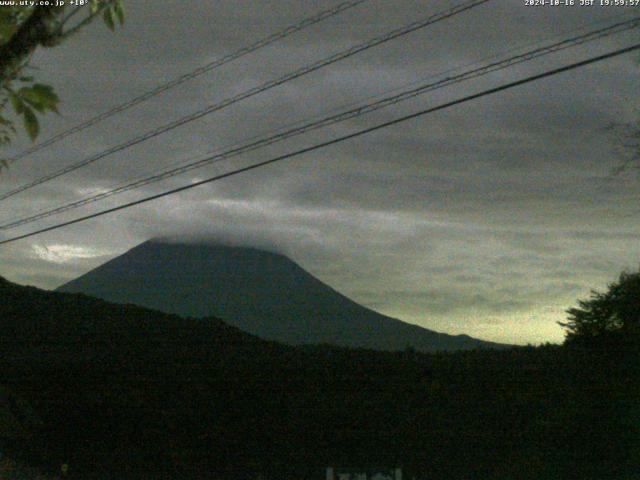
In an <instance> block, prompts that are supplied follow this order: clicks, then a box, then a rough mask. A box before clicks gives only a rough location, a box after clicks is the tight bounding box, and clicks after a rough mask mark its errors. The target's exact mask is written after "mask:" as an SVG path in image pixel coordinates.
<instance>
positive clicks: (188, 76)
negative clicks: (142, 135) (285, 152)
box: [8, 0, 369, 163]
mask: <svg viewBox="0 0 640 480" xmlns="http://www.w3.org/2000/svg"><path fill="white" fill-rule="evenodd" d="M367 1H369V0H353V1H348V2H342V3H339V4H338V5H336V6H335V7H333V8H329V9H327V10H324V11H322V12H320V13H317V14H315V15H313V16H311V17H307V18H304V19H303V20H301V21H300V22H298V23H296V24H293V25H290V26H288V27H286V28H284V29H283V30H280V31H279V32H276V33H274V34H272V35H269V36H268V37H265V38H263V39H260V40H258V41H256V42H254V43H252V44H250V45H247V46H245V47H242V48H240V49H238V50H236V51H235V52H232V53H229V54H227V55H225V56H223V57H221V58H219V59H217V60H214V61H213V62H210V63H207V64H206V65H202V66H201V67H198V68H196V69H195V70H192V71H190V72H188V73H185V74H183V75H181V76H179V77H176V78H174V79H173V80H170V81H168V82H166V83H163V84H162V85H158V86H157V87H155V88H154V89H153V90H149V91H148V92H145V93H143V94H141V95H139V96H137V97H135V98H132V99H131V100H128V101H126V102H124V103H121V104H120V105H118V106H116V107H113V108H112V109H110V110H107V111H105V112H103V113H101V114H99V115H96V116H95V117H93V118H90V119H88V120H86V121H84V122H82V123H79V124H78V125H75V126H73V127H71V128H69V129H68V130H65V131H63V132H60V133H58V134H56V135H54V136H52V137H50V138H48V139H47V140H45V141H43V142H41V143H38V144H37V145H34V146H33V147H30V148H27V149H26V150H24V151H22V152H20V153H18V154H16V155H14V156H13V157H11V158H9V159H8V162H10V163H12V162H15V161H17V160H20V159H21V158H24V157H26V156H27V155H30V154H32V153H35V152H38V151H40V150H42V149H43V148H45V147H48V146H50V145H53V144H54V143H57V142H59V141H60V140H63V139H65V138H67V137H68V136H70V135H73V134H74V133H78V132H81V131H82V130H85V129H87V128H89V127H92V126H93V125H96V124H97V123H100V122H102V121H103V120H106V119H107V118H109V117H112V116H113V115H116V114H117V113H120V112H123V111H125V110H128V109H129V108H132V107H134V106H136V105H138V104H140V103H142V102H145V101H147V100H149V99H150V98H153V97H155V96H156V95H159V94H161V93H163V92H166V91H167V90H170V89H172V88H174V87H177V86H178V85H181V84H183V83H185V82H187V81H189V80H193V79H194V78H196V77H199V76H200V75H203V74H205V73H207V72H210V71H212V70H215V69H216V68H218V67H221V66H223V65H225V64H227V63H230V62H232V61H234V60H237V59H238V58H240V57H244V56H245V55H248V54H250V53H253V52H255V51H256V50H259V49H261V48H264V47H266V46H268V45H271V44H272V43H275V42H277V41H278V40H281V39H283V38H286V37H288V36H290V35H292V34H294V33H296V32H299V31H300V30H304V29H305V28H307V27H310V26H312V25H315V24H316V23H320V22H322V21H324V20H326V19H328V18H331V17H333V16H335V15H338V14H339V13H342V12H344V11H346V10H349V9H351V8H353V7H356V6H358V5H360V4H361V3H364V2H367Z"/></svg>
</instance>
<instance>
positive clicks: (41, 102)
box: [0, 83, 60, 141]
mask: <svg viewBox="0 0 640 480" xmlns="http://www.w3.org/2000/svg"><path fill="white" fill-rule="evenodd" d="M7 91H8V94H9V101H10V102H11V106H12V107H13V110H14V112H15V113H16V115H18V116H22V121H23V124H24V128H25V130H26V131H27V134H28V135H29V138H31V140H32V141H33V140H35V139H36V137H37V136H38V133H39V132H40V123H39V121H38V117H37V115H36V112H38V113H46V112H47V111H52V112H56V113H58V102H59V101H60V99H59V98H58V95H57V94H56V93H55V92H54V91H53V87H51V86H50V85H44V84H42V83H35V84H33V85H31V86H25V87H22V88H21V89H20V90H18V91H14V90H12V89H7ZM0 124H1V122H0Z"/></svg>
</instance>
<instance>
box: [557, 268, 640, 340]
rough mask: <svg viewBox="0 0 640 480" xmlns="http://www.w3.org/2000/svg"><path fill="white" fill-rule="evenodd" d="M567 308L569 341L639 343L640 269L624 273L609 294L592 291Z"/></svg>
mask: <svg viewBox="0 0 640 480" xmlns="http://www.w3.org/2000/svg"><path fill="white" fill-rule="evenodd" d="M578 305H579V307H578V308H570V309H569V310H567V313H568V314H569V316H568V320H567V322H558V323H559V324H560V325H561V326H563V327H564V328H565V329H566V342H568V343H572V342H579V343H587V344H589V343H595V342H602V341H606V340H612V339H613V340H620V339H622V340H624V341H631V342H634V343H635V342H637V341H638V339H639V338H640V271H638V272H634V273H629V272H623V273H621V274H620V277H619V278H618V280H617V281H616V282H613V283H611V284H609V286H608V290H607V291H606V292H605V293H600V292H596V291H592V292H591V297H590V298H589V299H588V300H579V301H578Z"/></svg>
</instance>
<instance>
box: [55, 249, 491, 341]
mask: <svg viewBox="0 0 640 480" xmlns="http://www.w3.org/2000/svg"><path fill="white" fill-rule="evenodd" d="M58 290H59V291H62V292H82V293H86V294H88V295H92V296H96V297H99V298H103V299H105V300H109V301H112V302H116V303H133V304H136V305H141V306H144V307H148V308H153V309H157V310H160V311H163V312H168V313H175V314H178V315H182V316H190V317H206V316H216V317H218V318H222V319H224V321H225V322H227V323H229V324H231V325H233V326H236V327H238V328H240V329H242V330H244V331H246V332H249V333H252V334H254V335H257V336H259V337H261V338H264V339H270V340H276V341H280V342H284V343H288V344H293V345H300V344H309V343H329V344H334V345H341V346H351V347H365V348H373V349H382V350H402V349H405V348H407V347H409V346H410V347H413V348H416V349H419V350H423V351H434V350H459V349H471V348H476V347H498V346H499V345H498V344H491V343H489V342H482V341H480V340H476V339H472V338H470V337H468V336H466V335H459V336H451V335H445V334H440V333H437V332H433V331H430V330H427V329H424V328H421V327H418V326H415V325H410V324H407V323H404V322H401V321H399V320H396V319H393V318H390V317H387V316H384V315H381V314H379V313H377V312H374V311H372V310H369V309H367V308H365V307H363V306H361V305H358V304H357V303H355V302H353V301H352V300H350V299H348V298H347V297H345V296H343V295H341V294H340V293H338V292H336V291H335V290H333V289H332V288H330V287H329V286H327V285H325V284H324V283H322V282H321V281H319V280H318V279H316V278H315V277H313V276H312V275H310V274H309V273H308V272H306V271H305V270H303V269H302V268H301V267H299V266H298V265H297V264H296V263H294V262H292V261H291V260H289V259H288V258H287V257H285V256H283V255H279V254H275V253H270V252H266V251H262V250H257V249H253V248H240V247H227V246H211V245H193V244H176V243H162V242H159V241H149V242H145V243H143V244H141V245H139V246H137V247H135V248H133V249H132V250H130V251H128V252H127V253H125V254H124V255H121V256H120V257H117V258H115V259H113V260H111V261H109V262H107V263H105V264H104V265H102V266H100V267H98V268H96V269H94V270H92V271H91V272H89V273H87V274H86V275H83V276H81V277H79V278H77V279H75V280H73V281H71V282H69V283H67V284H65V285H63V286H61V287H60V288H59V289H58Z"/></svg>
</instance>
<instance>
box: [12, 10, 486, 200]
mask: <svg viewBox="0 0 640 480" xmlns="http://www.w3.org/2000/svg"><path fill="white" fill-rule="evenodd" d="M489 1H491V0H471V1H467V2H465V3H462V4H460V5H457V6H454V7H452V8H450V9H448V10H446V11H444V12H441V13H436V14H434V15H431V16H429V17H426V18H424V19H421V20H418V21H415V22H412V23H410V24H408V25H405V26H404V27H401V28H398V29H396V30H393V31H391V32H388V33H386V34H383V35H380V36H378V37H375V38H373V39H371V40H369V41H367V42H365V43H361V44H359V45H355V46H353V47H350V48H348V49H346V50H343V51H342V52H339V53H336V54H334V55H331V56H330V57H327V58H325V59H322V60H319V61H317V62H315V63H313V64H311V65H307V66H305V67H302V68H300V69H298V70H294V71H293V72H290V73H288V74H286V75H284V76H282V77H280V78H278V79H276V80H271V81H269V82H266V83H263V84H262V85H259V86H257V87H253V88H251V89H249V90H247V91H245V92H243V93H240V94H238V95H235V96H233V97H230V98H227V99H226V100H223V101H221V102H219V103H216V104H213V105H210V106H208V107H206V108H204V109H202V110H199V111H197V112H194V113H192V114H190V115H187V116H184V117H182V118H180V119H178V120H175V121H173V122H171V123H168V124H165V125H163V126H160V127H158V128H156V129H153V130H150V131H148V132H146V133H144V134H142V135H140V136H138V137H135V138H133V139H131V140H128V141H126V142H124V143H121V144H119V145H116V146H114V147H111V148H109V149H107V150H104V151H102V152H100V153H98V154H96V155H93V156H91V157H89V158H86V159H84V160H81V161H80V162H77V163H75V164H72V165H69V166H67V167H64V168H62V169H60V170H57V171H55V172H53V173H50V174H48V175H45V176H43V177H40V178H38V179H36V180H34V181H32V182H29V183H27V184H25V185H22V186H20V187H17V188H15V189H13V190H11V191H9V192H7V193H4V194H0V201H2V200H6V199H7V198H9V197H12V196H14V195H17V194H18V193H21V192H24V191H25V190H29V189H31V188H33V187H36V186H38V185H41V184H43V183H45V182H48V181H50V180H53V179H55V178H58V177H61V176H62V175H66V174H68V173H71V172H74V171H76V170H78V169H80V168H82V167H85V166H87V165H90V164H92V163H94V162H96V161H98V160H100V159H102V158H104V157H107V156H109V155H111V154H114V153H116V152H119V151H122V150H125V149H126V148H129V147H132V146H134V145H137V144H139V143H142V142H144V141H146V140H149V139H151V138H153V137H156V136H158V135H161V134H163V133H166V132H168V131H170V130H173V129H175V128H177V127H180V126H182V125H185V124H186V123H189V122H193V121H194V120H197V119H199V118H202V117H204V116H205V115H209V114H211V113H213V112H216V111H218V110H222V109H224V108H226V107H228V106H230V105H233V104H235V103H237V102H240V101H242V100H245V99H247V98H250V97H253V96H255V95H258V94H260V93H262V92H264V91H266V90H270V89H272V88H274V87H277V86H279V85H282V84H283V83H286V82H289V81H291V80H295V79H297V78H299V77H302V76H304V75H307V74H309V73H311V72H314V71H316V70H319V69H321V68H323V67H326V66H328V65H331V64H333V63H336V62H338V61H340V60H343V59H345V58H348V57H351V56H353V55H356V54H357V53H360V52H363V51H365V50H368V49H370V48H373V47H376V46H378V45H380V44H382V43H385V42H388V41H391V40H394V39H396V38H399V37H402V36H404V35H408V34H409V33H412V32H414V31H416V30H419V29H421V28H424V27H427V26H429V25H432V24H435V23H437V22H440V21H442V20H445V19H447V18H450V17H453V16H455V15H458V14H460V13H462V12H465V11H467V10H470V9H472V8H474V7H477V6H480V5H482V4H484V3H487V2H489Z"/></svg>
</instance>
